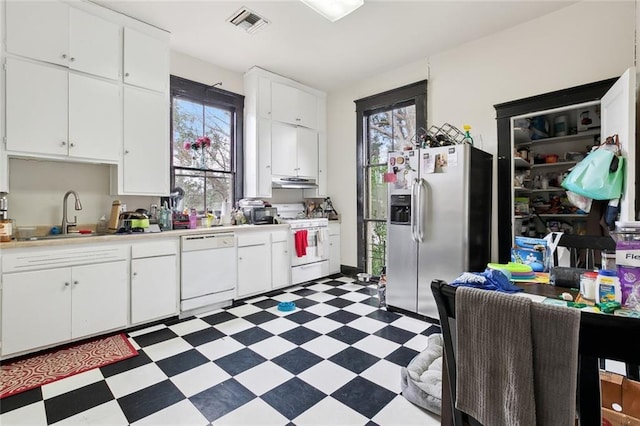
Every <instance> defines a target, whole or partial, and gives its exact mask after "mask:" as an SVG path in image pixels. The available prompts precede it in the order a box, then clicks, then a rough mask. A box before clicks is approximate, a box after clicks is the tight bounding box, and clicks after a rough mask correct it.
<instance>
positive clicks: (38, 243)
mask: <svg viewBox="0 0 640 426" xmlns="http://www.w3.org/2000/svg"><path fill="white" fill-rule="evenodd" d="M278 229H289V225H288V224H278V225H226V226H212V227H210V228H204V227H202V228H196V229H176V230H172V231H163V232H138V233H131V234H108V235H95V234H87V235H82V236H77V237H69V238H53V239H42V240H38V239H36V240H29V241H17V240H13V241H11V242H7V243H0V251H1V250H3V249H12V248H29V247H54V246H71V245H76V244H95V243H102V242H105V243H114V242H122V241H126V242H131V241H141V240H153V239H158V238H168V237H175V238H178V237H181V236H183V235H193V234H211V233H221V232H237V231H242V232H245V231H273V230H278Z"/></svg>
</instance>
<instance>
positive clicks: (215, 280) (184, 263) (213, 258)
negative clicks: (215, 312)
mask: <svg viewBox="0 0 640 426" xmlns="http://www.w3.org/2000/svg"><path fill="white" fill-rule="evenodd" d="M181 239H182V251H181V267H180V270H181V272H180V289H181V291H180V307H181V309H180V310H181V312H184V311H190V310H193V309H197V308H202V307H205V306H210V305H214V304H219V303H220V302H225V301H229V302H231V300H232V299H233V298H235V295H236V283H237V281H238V279H237V276H238V274H237V266H236V263H237V262H236V239H235V236H234V234H232V233H219V234H201V235H189V236H186V235H185V236H183V237H181Z"/></svg>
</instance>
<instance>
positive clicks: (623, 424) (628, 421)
mask: <svg viewBox="0 0 640 426" xmlns="http://www.w3.org/2000/svg"><path fill="white" fill-rule="evenodd" d="M602 426H640V420H638V419H636V418H634V417H631V416H627V415H626V414H623V413H618V412H617V411H613V410H608V409H606V408H603V409H602Z"/></svg>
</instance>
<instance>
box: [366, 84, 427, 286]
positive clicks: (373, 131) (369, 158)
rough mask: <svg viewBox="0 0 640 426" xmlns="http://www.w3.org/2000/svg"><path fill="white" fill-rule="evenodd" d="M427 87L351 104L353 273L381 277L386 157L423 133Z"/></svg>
mask: <svg viewBox="0 0 640 426" xmlns="http://www.w3.org/2000/svg"><path fill="white" fill-rule="evenodd" d="M426 98H427V82H426V80H425V81H420V82H418V83H414V84H412V85H409V86H405V87H401V88H398V89H394V90H391V91H389V92H385V93H381V94H379V95H374V96H370V97H368V98H364V99H360V100H357V101H356V112H357V118H358V129H357V144H358V146H357V150H358V157H357V158H358V160H357V161H358V164H357V169H358V205H357V209H358V212H357V215H358V224H359V226H358V232H357V235H358V269H360V270H364V271H367V272H369V273H371V274H373V275H380V273H381V272H382V268H383V267H384V266H385V263H386V256H387V253H386V241H387V203H388V194H387V184H386V183H385V182H384V180H383V177H384V173H385V172H386V171H387V156H388V153H389V152H390V151H397V150H402V149H403V148H404V147H405V146H411V145H412V144H413V143H414V140H415V135H416V133H417V132H418V130H419V129H421V128H422V129H426Z"/></svg>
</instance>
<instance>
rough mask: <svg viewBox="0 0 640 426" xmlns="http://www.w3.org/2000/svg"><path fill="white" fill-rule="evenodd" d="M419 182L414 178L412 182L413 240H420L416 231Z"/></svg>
mask: <svg viewBox="0 0 640 426" xmlns="http://www.w3.org/2000/svg"><path fill="white" fill-rule="evenodd" d="M417 184H418V179H414V180H413V182H412V183H411V207H410V209H411V212H410V214H411V239H412V240H413V241H416V242H417V241H418V234H417V232H416V197H417V193H416V186H417Z"/></svg>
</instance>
